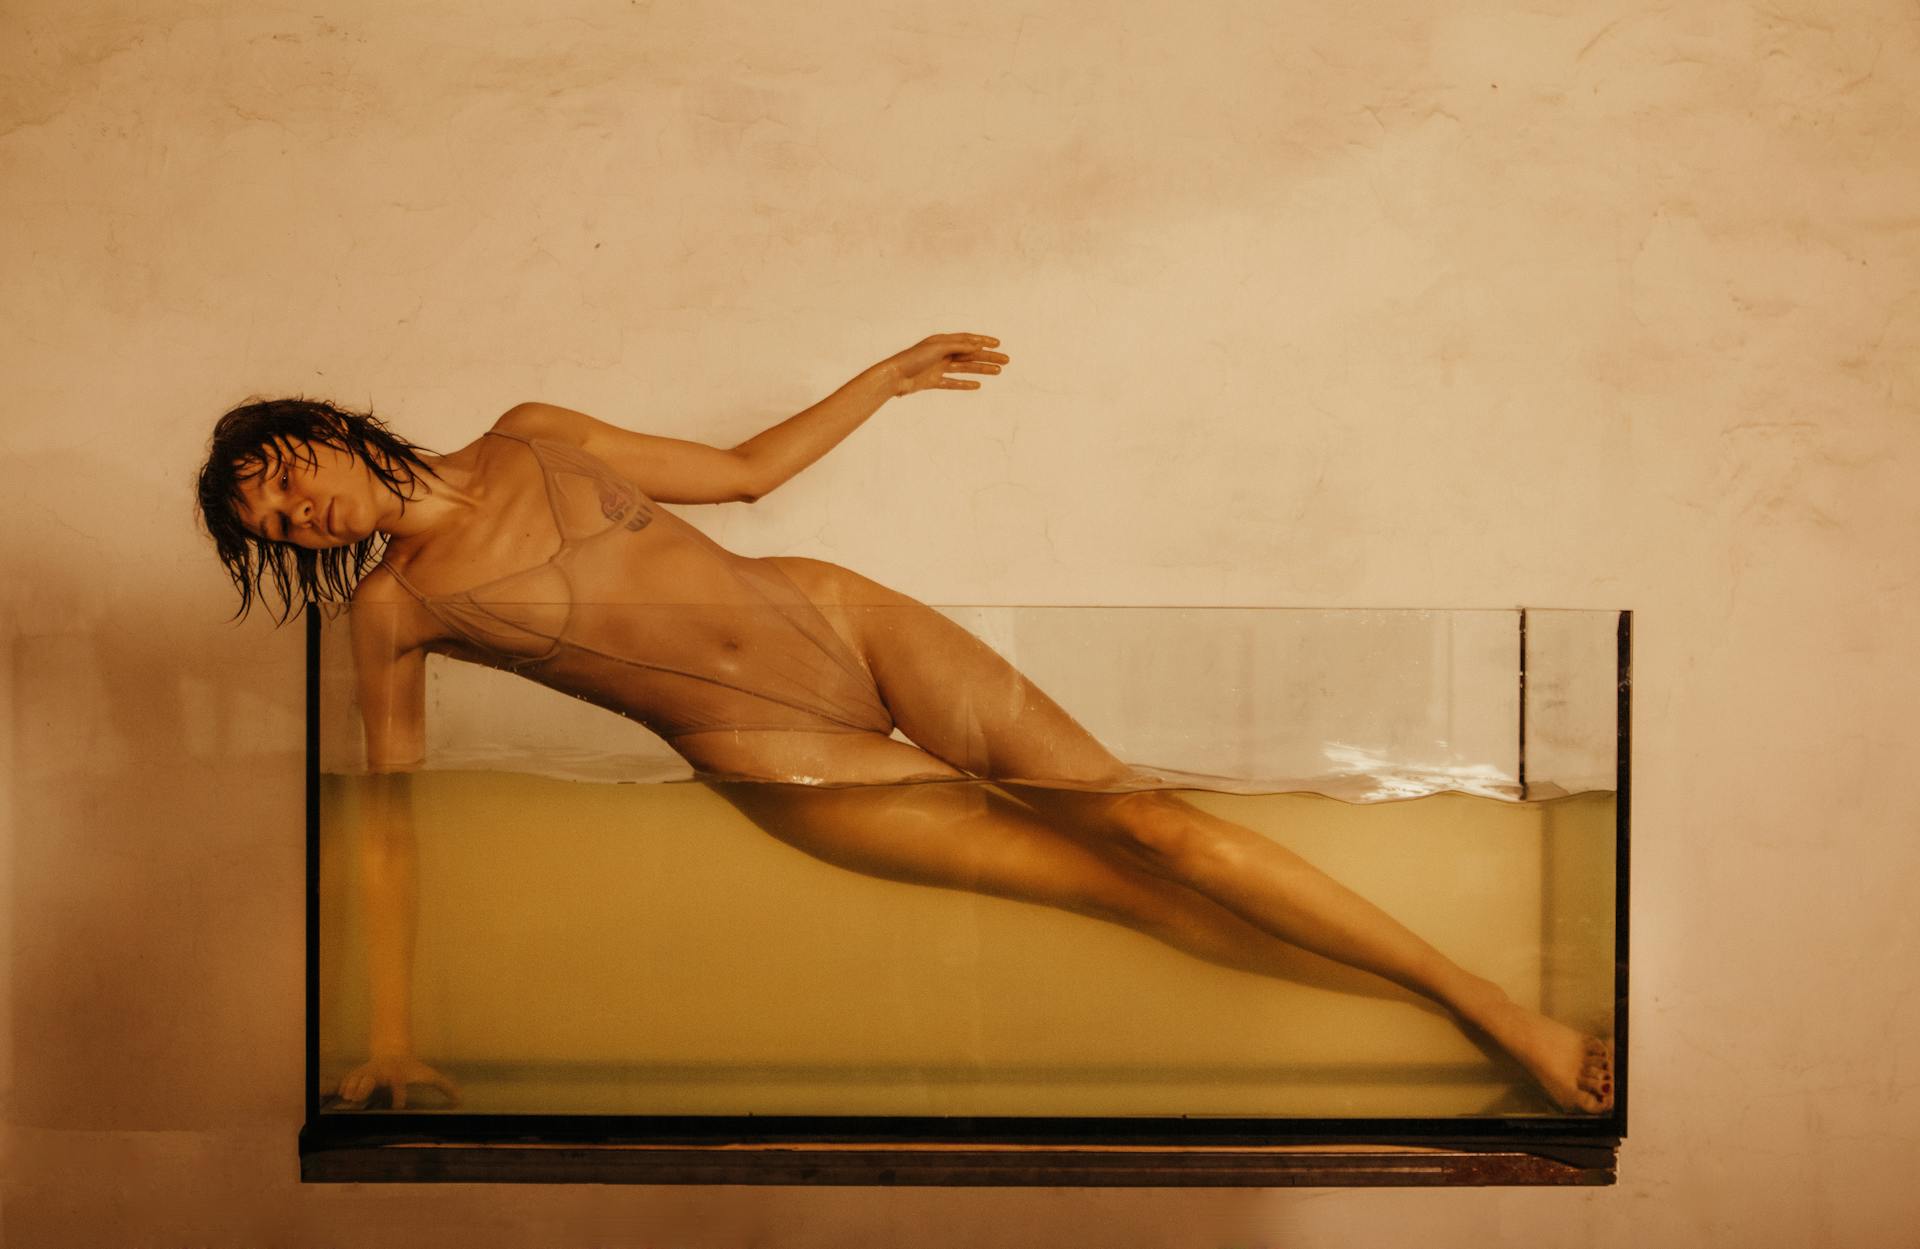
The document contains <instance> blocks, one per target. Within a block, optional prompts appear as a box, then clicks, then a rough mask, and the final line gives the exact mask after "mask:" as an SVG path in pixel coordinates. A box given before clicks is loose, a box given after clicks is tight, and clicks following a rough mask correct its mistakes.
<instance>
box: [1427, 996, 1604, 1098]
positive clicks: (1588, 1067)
mask: <svg viewBox="0 0 1920 1249" xmlns="http://www.w3.org/2000/svg"><path fill="white" fill-rule="evenodd" d="M1488 990H1489V992H1487V993H1485V994H1484V995H1478V996H1479V997H1480V1000H1479V1001H1477V1002H1476V1003H1474V1004H1473V1007H1472V1009H1468V1010H1462V1011H1461V1014H1462V1015H1464V1016H1465V1017H1466V1019H1467V1020H1468V1021H1469V1022H1470V1023H1472V1024H1473V1025H1474V1026H1476V1027H1478V1028H1479V1029H1480V1030H1481V1031H1483V1032H1485V1033H1486V1034H1487V1035H1488V1036H1489V1037H1491V1038H1493V1040H1494V1042H1495V1043H1496V1044H1498V1045H1499V1046H1500V1048H1501V1049H1503V1050H1505V1051H1506V1052H1507V1053H1508V1054H1510V1055H1512V1056H1513V1058H1514V1060H1515V1061H1517V1062H1518V1063H1519V1064H1520V1065H1521V1066H1522V1067H1525V1068H1526V1069H1527V1072H1528V1073H1529V1074H1530V1075H1532V1076H1533V1078H1534V1079H1535V1080H1536V1081H1537V1082H1538V1083H1539V1085H1540V1087H1541V1088H1543V1089H1545V1090H1546V1093H1547V1096H1548V1097H1551V1098H1552V1099H1553V1101H1554V1104H1555V1105H1557V1106H1559V1107H1560V1108H1561V1109H1562V1110H1570V1111H1573V1112H1575V1113H1577V1114H1587V1115H1601V1114H1605V1113H1606V1112H1607V1111H1609V1110H1611V1109H1613V1047H1612V1046H1610V1045H1608V1044H1607V1043H1606V1042H1605V1041H1602V1040H1601V1039H1600V1038H1598V1037H1593V1036H1588V1035H1586V1034H1585V1033H1583V1032H1581V1031H1579V1030H1578V1029H1576V1028H1570V1027H1568V1026H1567V1025H1566V1024H1563V1023H1561V1022H1559V1021H1558V1020H1555V1019H1549V1018H1547V1017H1546V1016H1545V1015H1542V1014H1541V1013H1540V1012H1539V1011H1534V1010H1528V1009H1527V1008H1526V1007H1524V1006H1521V1005H1519V1004H1518V1003H1517V1002H1515V1001H1514V1000H1513V999H1512V998H1509V997H1508V996H1507V995H1506V994H1505V993H1503V992H1501V991H1500V990H1499V989H1498V988H1494V987H1493V986H1491V985H1489V986H1488Z"/></svg>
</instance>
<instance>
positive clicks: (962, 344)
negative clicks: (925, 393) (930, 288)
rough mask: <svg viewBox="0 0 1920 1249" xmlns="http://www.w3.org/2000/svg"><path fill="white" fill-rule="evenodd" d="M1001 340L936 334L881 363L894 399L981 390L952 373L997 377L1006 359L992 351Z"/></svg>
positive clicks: (971, 382) (976, 385)
mask: <svg viewBox="0 0 1920 1249" xmlns="http://www.w3.org/2000/svg"><path fill="white" fill-rule="evenodd" d="M999 345H1000V340H999V339H997V338H989V337H987V336H986V335H985V334H935V335H934V336H933V337H932V338H928V339H925V340H923V341H921V342H918V343H915V344H914V345H913V346H911V347H909V348H907V349H906V350H905V351H903V352H901V353H900V354H899V355H897V356H892V357H890V358H888V359H886V360H883V361H881V362H880V366H879V367H880V369H881V370H882V371H883V372H885V373H886V374H887V375H888V377H889V379H890V380H891V381H892V382H893V388H894V389H893V393H894V394H895V395H910V394H913V393H914V392H915V391H917V390H978V389H980V383H979V382H976V381H972V380H970V379H968V378H964V377H949V376H947V375H948V374H949V373H989V374H991V373H998V372H999V371H1000V366H1001V365H1003V364H1005V363H1007V357H1006V356H1005V355H1003V354H1002V353H1000V352H998V351H993V350H990V348H994V347H998V346H999Z"/></svg>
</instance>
